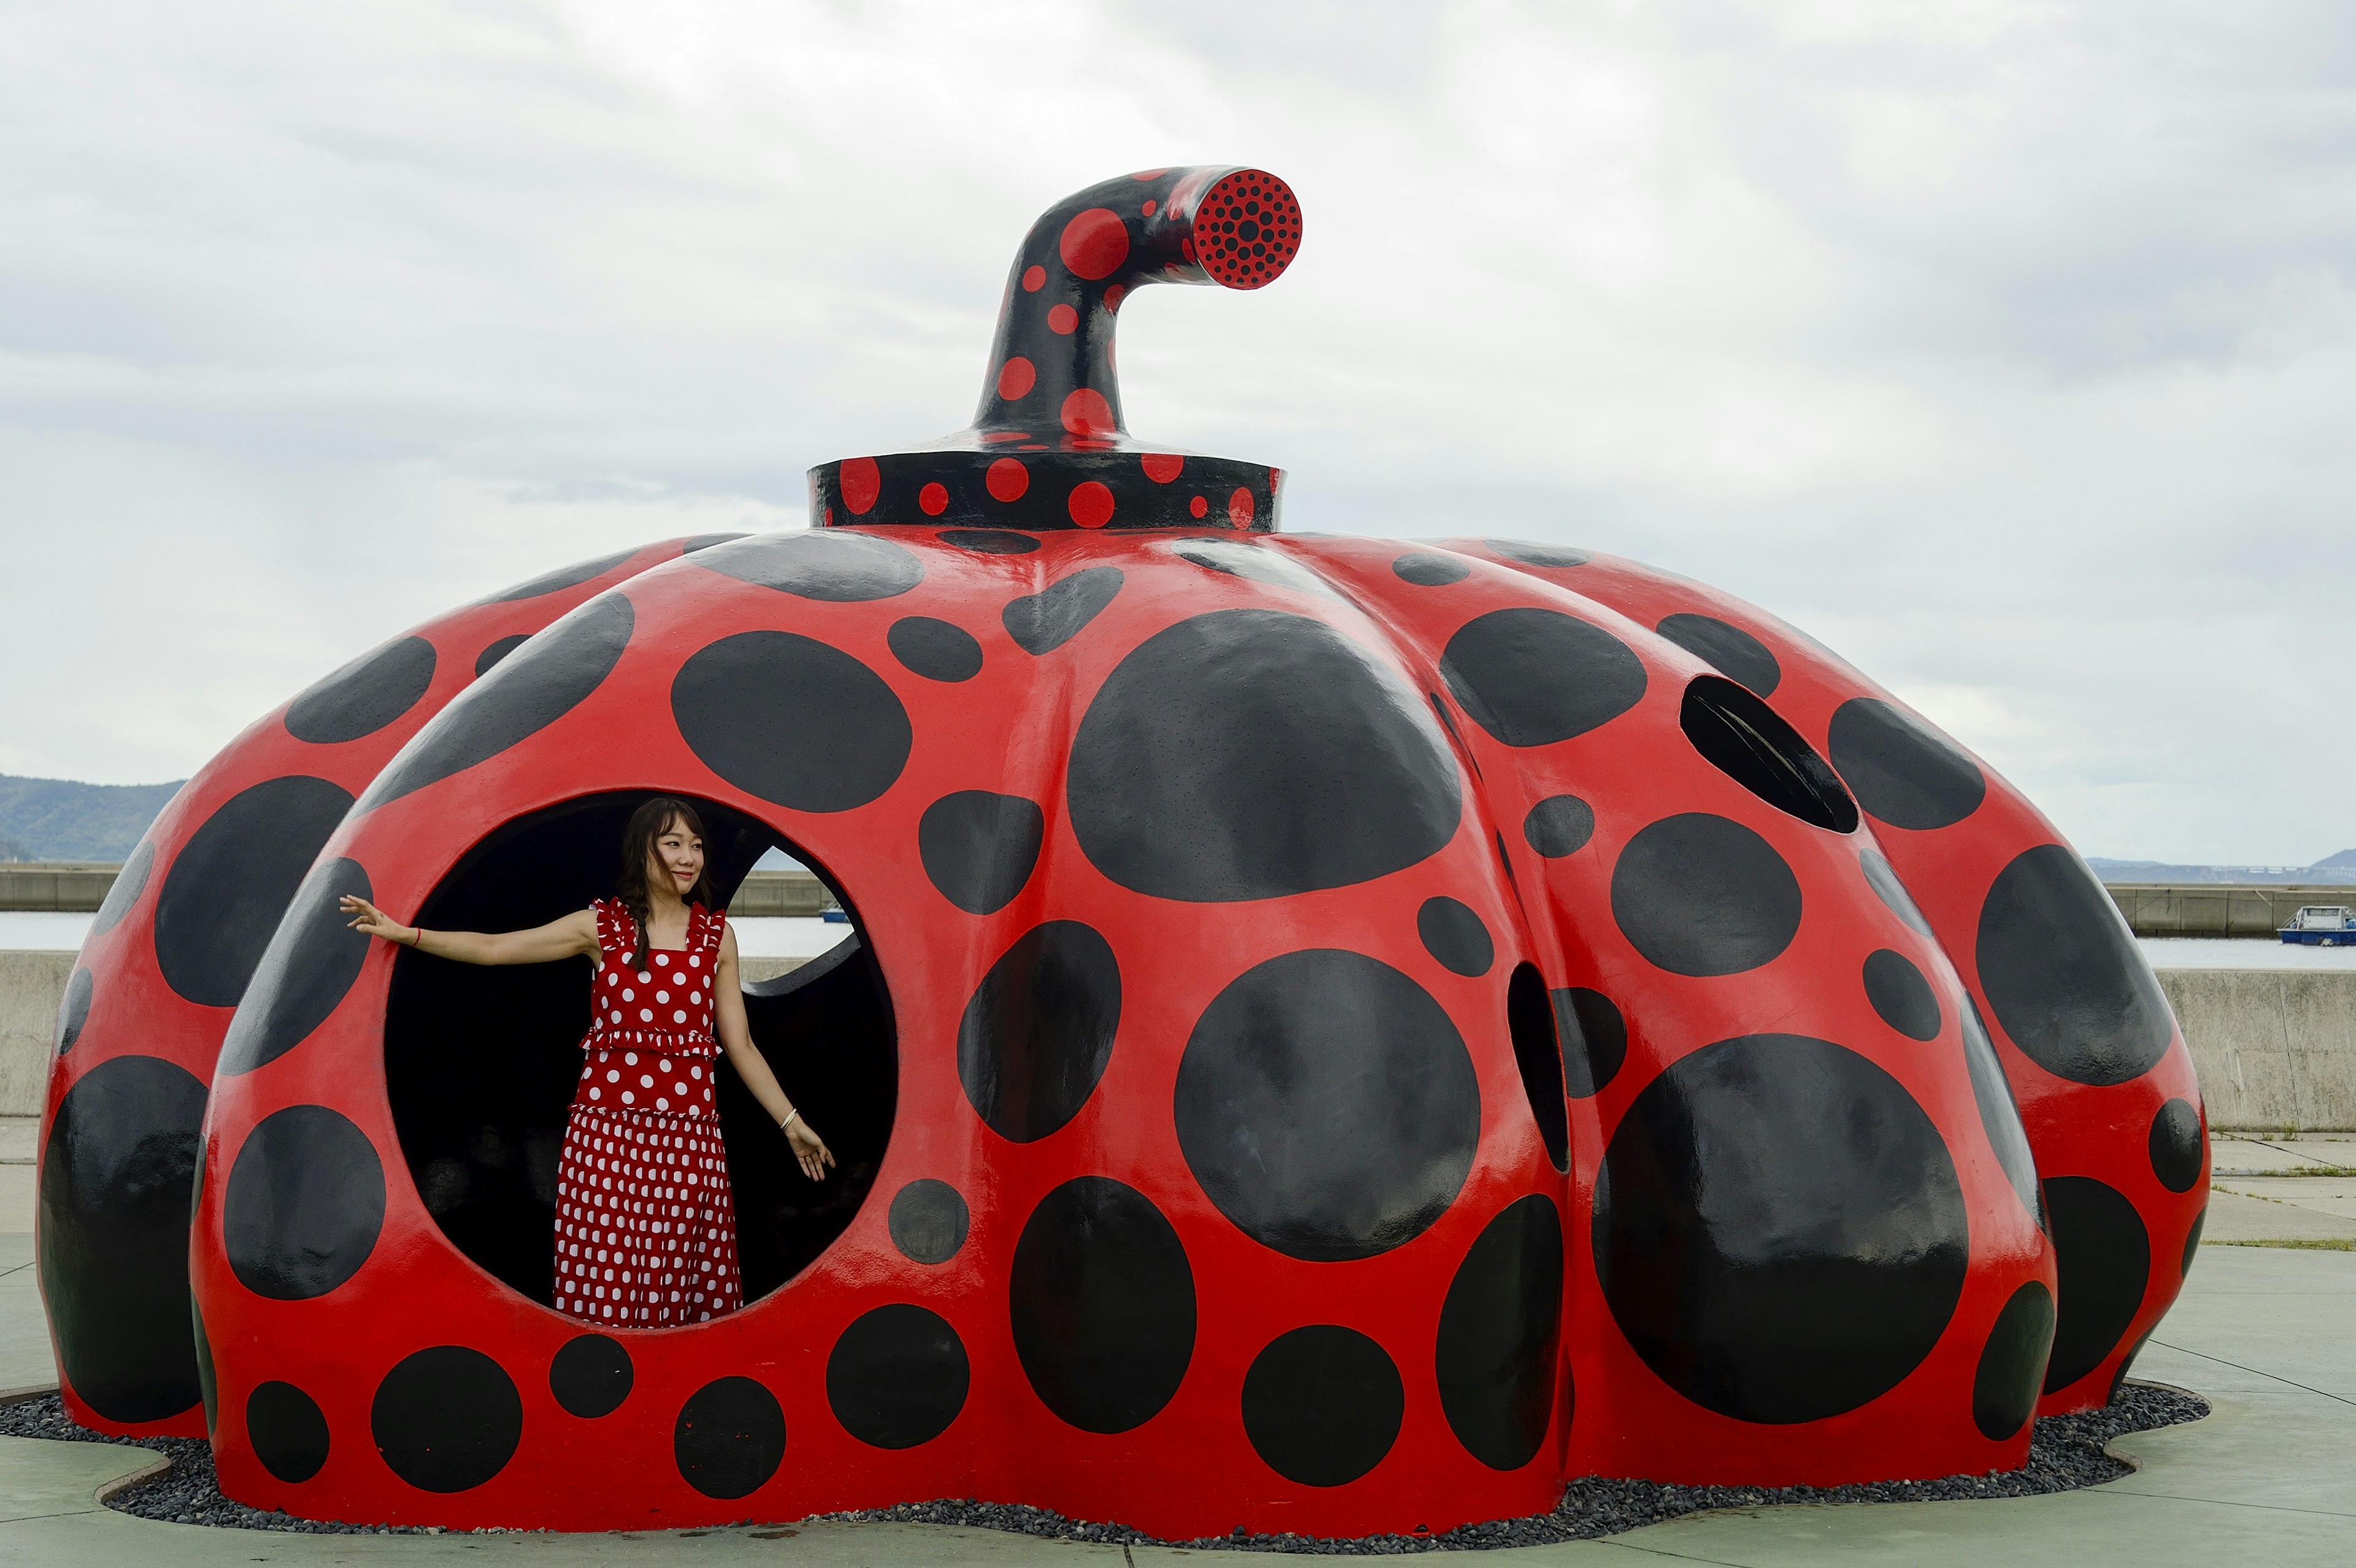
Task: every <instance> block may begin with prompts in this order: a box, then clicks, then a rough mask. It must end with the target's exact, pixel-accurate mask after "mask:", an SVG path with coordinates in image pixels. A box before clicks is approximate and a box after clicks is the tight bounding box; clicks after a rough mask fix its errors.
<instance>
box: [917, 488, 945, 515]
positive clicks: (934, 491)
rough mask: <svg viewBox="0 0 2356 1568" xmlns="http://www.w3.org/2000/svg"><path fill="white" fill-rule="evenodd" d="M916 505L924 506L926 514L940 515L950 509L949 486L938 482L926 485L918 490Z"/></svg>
mask: <svg viewBox="0 0 2356 1568" xmlns="http://www.w3.org/2000/svg"><path fill="white" fill-rule="evenodd" d="M916 505H917V506H919V507H923V508H924V512H925V516H926V517H939V516H940V515H941V514H942V513H943V512H946V511H948V509H949V493H948V486H947V485H941V484H938V483H935V484H931V485H926V486H925V487H924V488H923V489H921V490H919V491H917V492H916Z"/></svg>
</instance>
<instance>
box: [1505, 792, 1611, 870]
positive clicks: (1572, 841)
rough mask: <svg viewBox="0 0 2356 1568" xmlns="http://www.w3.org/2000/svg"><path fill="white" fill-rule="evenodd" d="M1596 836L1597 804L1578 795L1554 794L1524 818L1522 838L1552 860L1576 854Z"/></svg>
mask: <svg viewBox="0 0 2356 1568" xmlns="http://www.w3.org/2000/svg"><path fill="white" fill-rule="evenodd" d="M1592 837H1595V808H1594V807H1593V806H1591V805H1588V804H1587V803H1586V802H1585V801H1583V800H1581V799H1580V798H1579V797H1578V796H1577V795H1548V796H1547V797H1546V799H1544V800H1542V801H1540V802H1538V803H1537V805H1534V806H1532V807H1530V810H1529V815H1528V816H1525V817H1523V818H1522V842H1524V843H1526V844H1527V845H1528V846H1529V847H1530V848H1531V849H1532V850H1533V851H1534V852H1536V853H1537V854H1539V855H1542V856H1544V857H1545V858H1546V859H1549V860H1559V859H1562V858H1563V857H1564V856H1565V855H1575V854H1577V853H1578V852H1579V851H1580V849H1582V848H1585V847H1586V845H1587V841H1588V840H1589V839H1590V838H1592Z"/></svg>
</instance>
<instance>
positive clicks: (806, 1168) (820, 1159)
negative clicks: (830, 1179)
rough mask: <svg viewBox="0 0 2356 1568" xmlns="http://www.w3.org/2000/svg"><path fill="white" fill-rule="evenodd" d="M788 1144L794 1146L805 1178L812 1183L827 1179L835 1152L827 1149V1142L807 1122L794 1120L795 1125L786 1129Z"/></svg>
mask: <svg viewBox="0 0 2356 1568" xmlns="http://www.w3.org/2000/svg"><path fill="white" fill-rule="evenodd" d="M786 1142H787V1144H788V1145H790V1146H792V1148H793V1151H794V1158H795V1159H796V1160H797V1161H798V1162H799V1163H800V1165H801V1168H802V1174H803V1175H804V1176H807V1177H809V1179H811V1180H812V1181H824V1180H825V1179H826V1171H827V1168H828V1167H829V1166H830V1165H832V1164H833V1163H834V1151H833V1150H832V1149H830V1148H829V1147H826V1140H825V1139H824V1138H822V1137H820V1136H818V1134H817V1132H816V1131H814V1130H813V1129H812V1128H811V1126H810V1125H809V1122H808V1121H807V1120H805V1119H804V1118H802V1117H800V1116H796V1117H795V1118H794V1124H793V1125H791V1126H789V1127H787V1129H786Z"/></svg>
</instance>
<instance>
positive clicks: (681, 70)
mask: <svg viewBox="0 0 2356 1568" xmlns="http://www.w3.org/2000/svg"><path fill="white" fill-rule="evenodd" d="M1222 161H1226V162H1242V163H1252V164H1258V165H1263V166H1265V167H1268V168H1269V169H1272V170H1274V171H1275V172H1277V173H1278V174H1280V175H1281V176H1284V177H1285V178H1286V179H1288V180H1289V181H1290V182H1291V184H1292V186H1293V187H1294V188H1295V189H1296V190H1297V191H1298V192H1299V193H1300V195H1301V201H1302V205H1303V208H1304V210H1305V213H1306V226H1305V227H1306V240H1305V244H1304V247H1303V250H1302V252H1301V259H1300V261H1298V262H1297V263H1296V264H1295V265H1294V266H1293V268H1292V270H1291V271H1290V272H1289V273H1288V274H1287V275H1286V277H1285V279H1284V281H1283V282H1282V283H1280V285H1278V286H1277V287H1275V288H1272V289H1269V290H1267V291H1265V292H1263V293H1256V294H1249V295H1238V294H1229V293H1225V292H1224V291H1215V290H1208V289H1157V290H1154V291H1152V292H1151V293H1147V294H1144V295H1141V297H1140V299H1139V300H1138V302H1137V304H1135V306H1133V307H1132V308H1131V309H1130V310H1127V311H1124V312H1123V314H1122V321H1123V323H1124V324H1125V328H1124V333H1123V336H1122V341H1121V346H1120V353H1121V368H1122V371H1123V393H1124V397H1125V400H1126V401H1127V404H1128V411H1129V417H1130V425H1131V428H1132V429H1133V430H1135V431H1137V432H1139V433H1141V434H1143V435H1148V436H1151V437H1153V438H1155V439H1158V440H1161V441H1165V442H1168V443H1172V444H1175V445H1181V446H1186V447H1191V448H1195V449H1200V450H1205V451H1211V452H1217V453H1227V454H1231V455H1236V456H1242V457H1252V458H1265V459H1266V460H1267V461H1269V462H1271V463H1275V464H1282V465H1284V466H1285V467H1287V468H1289V469H1290V470H1291V474H1292V478H1291V481H1290V487H1289V489H1288V491H1287V496H1286V503H1285V504H1286V520H1287V523H1288V525H1289V526H1290V527H1292V528H1301V529H1323V530H1329V531H1335V532H1351V533H1373V534H1392V533H1397V534H1410V535H1429V534H1435V533H1510V534H1518V535H1525V536H1529V537H1535V538H1544V539H1562V540H1567V541H1571V542H1576V543H1580V544H1585V545H1590V546H1593V547H1596V548H1599V549H1609V550H1614V551H1618V552H1622V553H1625V554H1629V555H1633V556H1635V557H1637V558H1639V559H1641V560H1650V561H1653V562H1655V563H1657V564H1660V565H1664V566H1666V567H1669V568H1672V569H1674V570H1676V571H1683V572H1687V573H1689V574H1692V575H1695V576H1698V577H1701V578H1704V579H1706V580H1708V581H1712V582H1715V583H1717V584H1719V585H1720V586H1722V587H1725V588H1727V589H1729V590H1730V591H1732V592H1736V593H1739V594H1741V595H1743V596H1745V597H1747V598H1750V599H1751V600H1753V601H1755V602H1757V603H1760V604H1762V605H1764V606H1766V607H1768V608H1770V609H1772V610H1773V611H1775V612H1777V613H1780V614H1782V615H1783V616H1785V617H1786V618H1787V619H1790V620H1792V621H1794V622H1795V623H1796V624H1799V625H1801V626H1802V627H1804V628H1805V629H1807V630H1808V631H1810V632H1812V633H1814V634H1815V635H1816V636H1818V637H1819V638H1820V639H1822V640H1823V641H1825V642H1827V643H1829V644H1830V645H1833V646H1834V647H1836V648H1837V649H1838V650H1839V651H1840V652H1841V653H1843V654H1844V655H1846V656H1847V657H1849V658H1850V659H1852V660H1853V661H1854V662H1856V663H1857V664H1858V666H1860V667H1862V668H1864V669H1865V670H1866V671H1867V672H1868V673H1869V674H1871V675H1873V676H1874V677H1876V678H1878V679H1879V680H1881V681H1883V682H1884V683H1886V684H1887V685H1889V686H1890V687H1891V688H1894V689H1895V690H1896V691H1897V692H1898V693H1899V694H1900V695H1901V696H1902V697H1904V698H1905V699H1907V700H1909V701H1910V702H1912V703H1914V704H1915V705H1916V706H1918V707H1919V708H1921V709H1922V710H1923V711H1924V712H1926V713H1928V714H1929V715H1930V716H1931V717H1932V718H1933V719H1934V720H1937V721H1938V722H1939V723H1941V724H1943V725H1944V726H1945V727H1946V728H1947V729H1949V730H1950V731H1953V732H1954V733H1955V734H1956V735H1957V736H1958V737H1960V738H1961V739H1962V740H1964V741H1965V742H1966V743H1967V744H1969V745H1971V746H1973V747H1974V748H1976V750H1977V751H1979V752H1981V753H1982V754H1983V755H1985V756H1986V757H1987V758H1988V759H1990V760H1991V761H1992V762H1993V763H1995V764H1996V765H1997V767H1998V768H1999V769H2001V770H2002V771H2003V772H2005V773H2008V775H2009V776H2010V777H2011V778H2012V779H2013V780H2014V781H2015V782H2017V783H2018V784H2021V785H2022V786H2023V787H2025V788H2026V789H2027V790H2028V791H2029V794H2030V795H2032V796H2034V797H2035V798H2036V799H2037V800H2038V801H2039V803H2040V805H2043V806H2044V807H2045V809H2046V810H2047V811H2048V812H2049V813H2050V814H2051V816H2053V817H2054V818H2055V819H2056V820H2057V821H2058V822H2059V823H2060V825H2061V828H2062V830H2063V831H2064V832H2065V833H2067V834H2069V835H2070V836H2071V837H2072V838H2073V839H2074V840H2075V842H2076V843H2077V844H2078V846H2079V847H2080V848H2082V849H2083V850H2084V851H2085V852H2086V853H2088V854H2093V855H2103V856H2115V857H2133V858H2151V859H2179V860H2216V861H2233V862H2244V863H2287V864H2304V863H2306V862H2308V861H2310V860H2313V859H2317V858H2319V857H2320V856H2323V855H2326V854H2329V853H2330V852H2332V851H2334V850H2338V849H2341V848H2348V847H2350V846H2351V845H2356V721H2351V709H2356V703H2351V691H2352V690H2356V428H2351V426H2352V425H2356V420H2351V415H2356V290H2351V262H2356V8H2351V7H2350V6H2348V5H2344V4H2340V5H2333V4H2329V3H2323V0H2319V3H2316V4H2267V3H2265V0H2235V3H2234V4H2232V5H2218V4H2214V3H2204V4H2194V5H2174V4H2165V3H2155V0H2119V3H2117V4H2114V5H2096V6H2071V5H2035V4H2019V5H2014V4H2002V3H1990V4H1939V3H1936V0H1910V3H1909V4H1905V5H1888V4H1880V3H1860V4H1854V5H1852V4H1808V3H1792V4H1781V5H1734V4H1677V3H1665V4H1653V5H1641V4H1619V5H1565V4H1555V5H1505V4H1473V5H1412V6H1389V5H1372V4H1367V3H1365V0H1352V3H1348V4H1336V5H1313V4H1302V3H1299V0H1287V3H1281V4H1269V3H1268V0H1254V3H1251V4H1224V3H1218V0H1212V3H1203V0H1193V3H1190V4H1187V5H1168V4H1142V5H1111V4H1099V5H1083V4H1046V3H1043V4H1035V5H991V4H972V3H967V4H944V5H889V4H850V3H836V4H804V5H796V4H790V3H785V0H777V3H770V4H762V5H687V4H677V3H673V4H667V5H643V4H614V5H594V4H555V3H542V0H492V3H485V4H473V5H466V4H444V5H436V4H406V5H405V4H397V3H380V4H372V5H357V6H352V5H317V4H316V3H313V4H289V5H262V4H242V3H237V0H224V3H221V4H215V5H198V6H190V5H119V4H112V3H109V0H45V3H40V4H23V3H14V0H0V551H5V566H6V575H5V587H0V595H4V596H0V604H5V613H0V658H5V662H6V669H7V672H8V677H9V678H7V679H6V680H5V682H0V772H7V773H32V774H41V775H49V776H62V777H71V778H83V779H93V780H102V781H107V782H117V783H131V782H148V781H155V780H161V779H167V778H175V777H178V776H181V775H183V774H185V773H188V772H190V771H191V770H193V769H195V768H196V767H198V765H200V764H201V763H203V762H204V760H205V759H206V758H207V757H208V756H209V754H211V752H213V751H214V750H215V749H216V748H218V747H219V746H220V744H221V743H222V742H223V741H226V740H228V739H229V738H230V736H231V735H232V734H234V733H235V732H236V731H238V730H239V729H240V728H241V727H242V726H243V725H245V724H246V723H248V722H250V721H251V720H252V719H253V718H254V717H255V716H257V715H258V714H260V713H262V712H263V711H266V710H267V709H270V708H271V707H273V705H275V704H276V703H278V702H280V701H282V700H284V699H285V698H286V697H287V696H289V695H291V694H292V693H293V692H294V691H295V690H296V689H297V688H300V687H302V686H304V685H305V684H306V683H307V682H308V681H310V680H311V679H313V678H315V677H317V676H318V675H320V674H322V673H324V672H325V671H327V670H328V669H330V668H332V667H335V666H336V665H337V664H339V663H341V662H342V661H343V660H344V659H346V658H348V657H349V656H351V655H353V654H354V653H357V652H359V651H360V650H361V649H364V648H366V647H368V646H369V645H373V644H375V643H376V642H378V641H380V640H381V639H382V638H384V637H385V636H387V635H391V633H393V632H395V631H398V630H399V629H401V628H402V627H403V626H405V625H407V624H411V623H412V622H415V621H417V620H420V619H422V618H423V617H425V616H427V615H429V614H432V613H436V612H437V611H440V610H442V609H444V608H447V607H449V606H451V605H453V604H455V603H458V602H460V601H462V600H465V599H467V598H470V597H473V596H474V595H477V594H478V593H481V592H485V591H487V590H488V589H490V588H493V587H496V586H498V585H499V584H501V583H504V582H507V581H512V580H515V579H519V578H522V577H526V576H530V575H531V574H533V573H534V572H536V571H541V569H543V568H545V567H548V566H550V565H553V564H556V563H559V562H562V561H564V560H571V559H573V558H577V557H581V556H585V555H590V554H594V553H596V552H598V551H601V550H605V549H612V548H616V547H619V546H622V545H626V544H632V543H637V542H640V541H643V540H647V539H655V538H659V537H663V536H666V535H669V534H675V533H683V532H691V531H705V530H711V529H718V528H773V527H792V526H798V525H799V524H800V522H801V521H802V479H801V474H802V471H803V469H804V468H805V467H807V466H808V465H809V464H812V463H814V462H818V461H821V460H824V459H827V458H831V457H836V456H841V455H842V454H844V453H851V452H860V451H872V450H875V449H877V448H880V447H888V446H890V445H892V444H894V443H899V442H903V441H907V440H912V439H916V438H922V437H926V436H930V435H934V434H937V433H939V432H943V431H946V430H948V429H951V428H953V427H955V426H958V425H960V424H963V423H964V422H965V421H966V419H967V418H968V416H969V413H970V411H971V409H972V406H973V401H974V398H975V395H976V393H977V391H978V390H979V389H980V379H981V373H982V357H983V355H984V352H985V350H986V348H987V343H988V336H989V331H990V325H991V314H992V312H993V310H994V309H995V306H996V304H997V300H998V293H999V288H1000V285H1001V281H1002V279H1003V276H1004V272H1005V268H1006V264H1007V261H1009V259H1010V258H1011V256H1012V251H1013V247H1014V244H1015V242H1016V240H1018V239H1019V238H1020V237H1021V235H1022V232H1023V229H1025V227H1027V225H1028V223H1029V221H1030V219H1032V218H1033V216H1034V215H1035V214H1036V213H1037V212H1038V211H1039V210H1040V209H1041V208H1044V207H1045V206H1046V205H1048V204H1049V203H1050V202H1052V201H1054V200H1055V198H1057V197H1061V196H1062V195H1064V194H1065V193H1066V192H1067V191H1070V190H1072V189H1075V188H1076V187H1080V186H1082V185H1085V184H1087V183H1090V182H1092V181H1094V180H1097V179H1098V178H1102V177H1105V176H1110V175H1114V174H1118V173H1121V172H1123V171H1126V170H1129V169H1132V168H1141V167H1152V166H1156V165H1168V164H1175V163H1195V162H1222Z"/></svg>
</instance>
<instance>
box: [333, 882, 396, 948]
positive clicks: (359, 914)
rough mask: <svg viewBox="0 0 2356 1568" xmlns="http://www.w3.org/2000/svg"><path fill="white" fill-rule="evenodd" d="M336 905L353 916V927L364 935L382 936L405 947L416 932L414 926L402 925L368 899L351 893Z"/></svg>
mask: <svg viewBox="0 0 2356 1568" xmlns="http://www.w3.org/2000/svg"><path fill="white" fill-rule="evenodd" d="M336 907H337V909H339V910H340V911H342V912H344V913H345V914H348V915H350V916H352V917H353V919H352V923H351V926H352V929H353V930H354V931H357V932H359V933H360V934H361V935H363V936H376V937H381V938H383V939H384V940H385V941H387V942H398V943H400V944H402V946H404V947H405V946H407V945H408V944H409V941H410V938H411V937H412V936H413V935H414V934H415V933H414V931H413V930H412V928H411V927H409V926H406V925H402V923H399V922H398V921H396V920H394V919H393V918H392V917H391V916H390V915H388V914H386V913H385V912H384V911H382V910H380V909H379V908H377V907H376V905H374V904H372V903H370V902H369V901H368V900H366V899H362V898H354V897H353V896H352V895H351V894H349V893H346V894H345V895H344V896H343V897H342V898H341V899H340V900H338V901H337V906H336Z"/></svg>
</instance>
